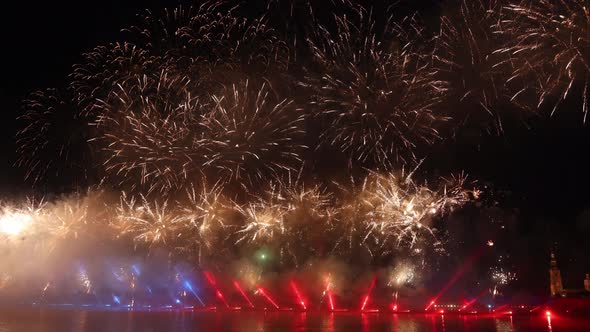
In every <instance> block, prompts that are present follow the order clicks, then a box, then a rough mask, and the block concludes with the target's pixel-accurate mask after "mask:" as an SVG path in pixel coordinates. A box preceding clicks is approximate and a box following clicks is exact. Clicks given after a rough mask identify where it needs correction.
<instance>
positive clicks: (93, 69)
mask: <svg viewBox="0 0 590 332" xmlns="http://www.w3.org/2000/svg"><path fill="white" fill-rule="evenodd" d="M82 56H83V61H82V62H81V63H79V64H76V65H74V70H73V72H72V73H71V74H70V79H71V80H72V81H71V83H70V87H71V88H72V89H73V91H74V92H75V98H76V102H77V103H78V107H79V111H80V112H81V113H82V114H86V115H91V114H93V113H94V111H97V110H99V109H100V107H98V106H99V105H97V103H98V104H100V101H101V100H106V98H107V97H108V96H109V94H110V93H111V91H113V89H114V88H115V87H116V85H117V84H119V83H122V82H124V81H126V80H129V79H132V78H134V77H141V76H143V75H144V74H146V73H151V72H154V71H157V68H158V67H159V65H160V59H159V58H158V57H154V56H151V55H150V54H149V52H148V51H146V50H143V49H141V48H139V47H137V46H135V45H132V44H129V43H113V44H109V45H106V46H98V47H95V48H94V49H93V50H92V51H90V52H88V53H84V54H83V55H82Z"/></svg>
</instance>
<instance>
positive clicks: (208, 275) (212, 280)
mask: <svg viewBox="0 0 590 332" xmlns="http://www.w3.org/2000/svg"><path fill="white" fill-rule="evenodd" d="M205 278H207V281H209V284H211V286H212V287H213V289H214V290H215V296H217V298H218V299H219V300H221V302H223V304H224V305H225V306H226V307H227V308H229V304H228V303H227V301H225V297H224V296H223V294H222V293H221V291H220V290H219V288H217V284H216V283H215V278H214V277H213V274H212V273H211V272H209V271H205Z"/></svg>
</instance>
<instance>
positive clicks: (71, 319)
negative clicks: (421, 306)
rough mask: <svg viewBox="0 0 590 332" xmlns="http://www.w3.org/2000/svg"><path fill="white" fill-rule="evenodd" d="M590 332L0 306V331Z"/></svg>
mask: <svg viewBox="0 0 590 332" xmlns="http://www.w3.org/2000/svg"><path fill="white" fill-rule="evenodd" d="M69 331H72V332H136V331H137V332H160V331H171V332H175V331H180V332H185V331H191V332H192V331H204V332H222V331H223V332H225V331H227V332H233V331H240V332H290V331H293V332H295V331H298V332H304V331H314V332H333V331H342V332H357V331H359V332H365V331H401V332H433V331H442V332H467V331H482V332H486V331H489V332H507V331H545V332H559V331H576V332H577V331H579V332H582V331H590V319H588V320H587V319H584V318H571V317H559V316H555V315H554V316H553V317H551V318H547V317H543V316H542V315H539V316H530V317H529V316H520V317H519V316H515V317H509V316H504V317H475V316H455V315H444V316H441V315H423V314H359V313H334V314H321V313H296V312H275V313H270V312H269V313H264V312H189V311H186V312H172V311H170V312H165V311H164V312H133V311H128V312H126V311H95V310H89V311H84V310H61V309H25V310H23V309H19V310H6V309H2V310H0V332H69Z"/></svg>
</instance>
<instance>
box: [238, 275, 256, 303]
mask: <svg viewBox="0 0 590 332" xmlns="http://www.w3.org/2000/svg"><path fill="white" fill-rule="evenodd" d="M234 287H236V289H237V290H238V292H240V294H242V297H243V298H244V300H246V302H248V304H249V305H250V307H251V308H254V304H252V301H250V299H249V298H248V295H246V292H244V290H243V289H242V287H240V284H238V282H237V281H235V280H234Z"/></svg>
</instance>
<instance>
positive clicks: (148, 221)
mask: <svg viewBox="0 0 590 332" xmlns="http://www.w3.org/2000/svg"><path fill="white" fill-rule="evenodd" d="M181 226H182V216H181V215H179V214H178V213H177V211H174V209H173V208H170V206H169V203H168V201H167V200H161V201H148V200H147V199H146V197H144V196H139V198H137V197H134V196H131V197H129V196H127V195H125V194H123V195H122V197H121V204H120V206H119V207H118V211H117V218H116V220H115V222H114V224H113V227H114V228H115V229H116V230H117V233H118V234H120V235H121V236H125V235H127V234H129V235H130V236H131V237H132V239H133V242H134V243H135V245H136V246H142V247H144V246H145V247H148V248H149V249H152V248H154V247H156V246H159V245H161V246H164V247H167V248H172V249H173V248H175V246H176V242H177V238H178V237H179V236H181V235H182V230H183V228H182V227H181Z"/></svg>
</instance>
